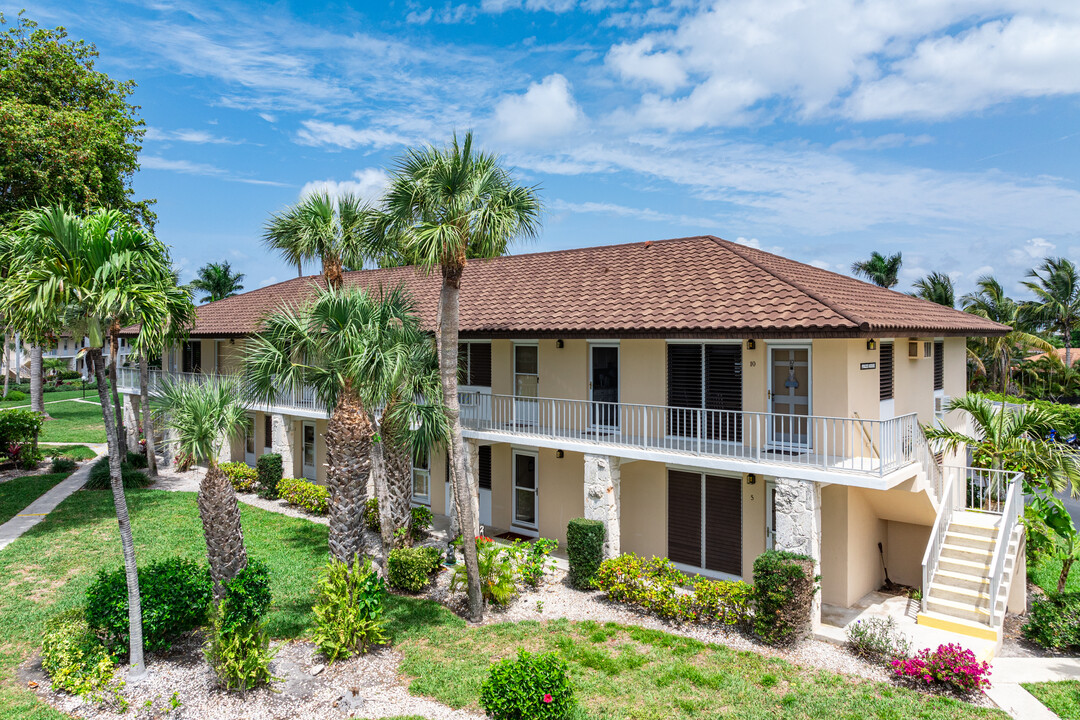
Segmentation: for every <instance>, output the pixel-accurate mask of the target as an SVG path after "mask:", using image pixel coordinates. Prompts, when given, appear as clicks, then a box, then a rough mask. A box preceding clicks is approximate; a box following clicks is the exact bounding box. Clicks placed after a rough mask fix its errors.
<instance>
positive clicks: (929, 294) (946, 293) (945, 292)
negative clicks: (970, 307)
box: [911, 272, 956, 308]
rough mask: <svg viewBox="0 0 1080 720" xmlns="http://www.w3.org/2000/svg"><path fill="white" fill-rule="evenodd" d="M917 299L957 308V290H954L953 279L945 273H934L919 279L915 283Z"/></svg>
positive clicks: (914, 294) (914, 293)
mask: <svg viewBox="0 0 1080 720" xmlns="http://www.w3.org/2000/svg"><path fill="white" fill-rule="evenodd" d="M913 287H914V288H915V292H913V293H911V294H912V295H913V296H915V297H919V298H922V299H923V300H929V301H930V302H932V303H937V304H938V305H944V306H945V307H950V308H951V307H956V290H955V289H954V288H953V281H952V278H951V277H949V276H948V275H946V274H945V273H939V272H932V273H930V274H929V275H927V276H926V277H924V278H919V279H918V280H916V281H915V282H914V283H913Z"/></svg>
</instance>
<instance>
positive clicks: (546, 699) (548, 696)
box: [544, 693, 555, 703]
mask: <svg viewBox="0 0 1080 720" xmlns="http://www.w3.org/2000/svg"><path fill="white" fill-rule="evenodd" d="M554 701H555V698H553V697H551V693H544V702H546V703H550V702H554Z"/></svg>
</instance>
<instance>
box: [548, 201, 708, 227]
mask: <svg viewBox="0 0 1080 720" xmlns="http://www.w3.org/2000/svg"><path fill="white" fill-rule="evenodd" d="M547 207H548V209H549V210H554V211H555V212H573V213H588V214H595V215H611V216H614V217H629V218H634V219H635V220H646V221H648V222H661V223H666V224H669V225H679V226H682V227H693V228H704V229H706V231H707V233H706V234H710V235H711V234H715V233H716V232H717V229H718V228H719V227H720V222H719V221H718V220H716V219H715V218H707V217H693V216H690V215H677V214H672V213H665V212H659V211H657V210H652V209H650V208H639V207H628V206H626V205H618V204H616V203H602V202H581V203H578V202H568V201H566V200H560V199H555V200H553V201H551V202H550V203H548V205H547Z"/></svg>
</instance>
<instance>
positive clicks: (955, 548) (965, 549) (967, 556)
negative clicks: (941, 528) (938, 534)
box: [941, 539, 993, 566]
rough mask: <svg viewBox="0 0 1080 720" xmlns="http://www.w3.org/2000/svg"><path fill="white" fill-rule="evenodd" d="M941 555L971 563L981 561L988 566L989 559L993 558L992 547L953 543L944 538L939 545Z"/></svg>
mask: <svg viewBox="0 0 1080 720" xmlns="http://www.w3.org/2000/svg"><path fill="white" fill-rule="evenodd" d="M941 557H943V558H954V559H956V560H966V561H968V562H973V563H974V562H983V563H985V564H986V565H988V566H989V565H990V561H991V560H992V559H993V548H991V549H989V550H986V549H981V548H973V547H970V546H967V545H955V544H953V543H951V542H950V541H949V540H948V539H946V540H945V544H944V545H942V546H941Z"/></svg>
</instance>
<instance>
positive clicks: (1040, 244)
mask: <svg viewBox="0 0 1080 720" xmlns="http://www.w3.org/2000/svg"><path fill="white" fill-rule="evenodd" d="M1055 247H1057V246H1056V245H1054V243H1052V242H1050V241H1049V240H1047V239H1046V238H1041V237H1035V238H1031V239H1030V240H1028V241H1027V242H1025V243H1024V244H1023V245H1020V246H1019V247H1014V248H1013V249H1012V251H1011V252H1010V253H1009V259H1010V260H1011V261H1012V262H1013V263H1015V264H1018V265H1021V266H1022V267H1024V268H1027V267H1030V266H1031V264H1032V263H1033V262H1035V261H1039V260H1042V259H1043V258H1044V257H1047V256H1049V255H1051V254H1052V253H1053V252H1054V248H1055Z"/></svg>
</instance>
